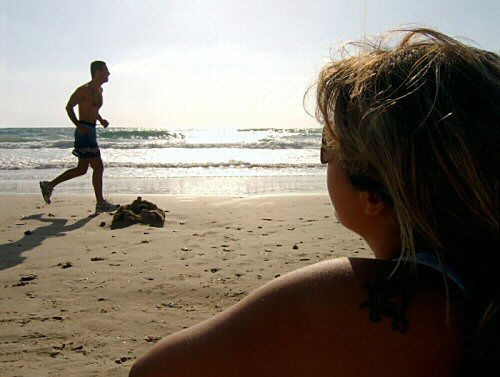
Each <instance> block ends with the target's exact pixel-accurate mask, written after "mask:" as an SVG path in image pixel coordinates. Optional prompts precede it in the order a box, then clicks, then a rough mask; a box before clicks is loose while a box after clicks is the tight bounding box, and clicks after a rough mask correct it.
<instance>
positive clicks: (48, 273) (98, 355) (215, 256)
mask: <svg viewBox="0 0 500 377" xmlns="http://www.w3.org/2000/svg"><path fill="white" fill-rule="evenodd" d="M142 197H143V199H146V200H149V201H152V202H154V203H156V204H157V205H158V206H159V207H160V208H162V209H164V210H167V211H169V212H168V213H167V218H166V222H165V226H164V227H163V228H152V227H149V226H144V225H133V226H131V227H128V228H123V229H117V230H111V229H110V224H111V219H112V216H111V215H109V214H101V215H99V216H95V217H92V216H89V215H91V214H92V212H91V210H92V209H93V206H94V202H93V198H92V196H83V197H82V196H73V195H64V196H61V195H59V196H55V197H54V200H53V202H52V204H51V205H45V204H44V203H43V202H42V200H41V197H40V196H39V195H0V200H1V202H2V211H1V213H0V289H1V293H0V294H1V302H0V363H1V366H0V369H1V372H0V374H1V376H3V377H11V376H37V377H38V376H127V374H128V370H129V368H130V366H131V364H132V363H133V361H134V360H135V359H136V358H137V357H139V356H140V355H142V354H144V353H145V352H146V351H147V350H148V349H149V348H150V347H151V346H152V345H153V344H154V342H155V341H156V340H157V339H158V338H159V337H162V336H165V335H168V334H171V333H173V332H175V331H177V330H180V329H182V328H185V327H188V326H191V325H193V324H195V323H197V322H199V321H202V320H204V319H206V318H209V317H211V316H213V315H214V314H216V313H218V312H220V311H222V310H223V309H225V308H227V307H228V306H230V305H232V304H234V303H235V302H237V301H238V300H240V299H241V298H242V297H244V296H245V295H247V294H248V293H249V292H251V291H252V290H254V289H255V288H257V287H258V286H260V285H262V284H264V283H265V282H268V281H270V280H272V279H274V278H275V277H277V276H280V275H283V274H285V273H287V272H289V271H291V270H295V269H297V268H300V267H303V266H307V265H310V264H312V263H315V262H317V261H321V260H324V259H329V258H337V257H341V256H360V257H371V253H370V252H369V249H368V247H367V246H366V244H365V243H364V242H363V241H362V240H361V239H360V238H359V237H358V236H357V235H355V234H353V233H351V232H350V231H348V230H346V229H345V228H343V227H342V226H341V225H340V224H339V223H338V221H337V220H336V219H335V217H334V215H333V210H332V206H331V204H330V201H329V198H328V196H327V195H287V196H256V197H246V198H230V197H196V198H185V197H172V196H165V195H143V196H142ZM112 199H114V201H115V202H119V203H121V204H128V203H130V202H132V200H133V199H135V197H134V196H130V195H128V196H114V197H113V198H112ZM102 222H105V224H104V226H101V225H103V224H102ZM26 233H27V234H26ZM67 262H69V263H67Z"/></svg>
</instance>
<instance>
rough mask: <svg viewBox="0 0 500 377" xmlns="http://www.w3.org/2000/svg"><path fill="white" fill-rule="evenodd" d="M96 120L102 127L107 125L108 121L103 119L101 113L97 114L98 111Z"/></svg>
mask: <svg viewBox="0 0 500 377" xmlns="http://www.w3.org/2000/svg"><path fill="white" fill-rule="evenodd" d="M97 120H98V121H99V123H101V124H102V126H103V127H104V128H106V127H108V125H109V122H108V121H107V120H106V119H103V118H102V117H101V115H99V113H98V114H97Z"/></svg>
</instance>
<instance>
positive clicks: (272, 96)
mask: <svg viewBox="0 0 500 377" xmlns="http://www.w3.org/2000/svg"><path fill="white" fill-rule="evenodd" d="M499 18H500V2H499V1H498V0H476V1H472V0H419V1H410V0H329V1H316V0H306V1H302V0H227V1H226V0H206V1H203V0H199V1H189V0H177V1H173V0H162V1H153V0H143V1H131V0H117V1H114V0H98V1H94V0H86V1H83V0H81V1H74V0H60V1H58V0H37V1H35V0H0V32H1V36H0V44H1V46H2V49H1V52H0V54H1V60H0V127H9V126H19V127H22V126H30V127H33V126H45V127H47V126H71V125H72V124H71V122H70V121H69V119H68V118H67V116H66V112H65V109H64V107H65V105H66V102H67V100H68V98H69V96H70V95H71V93H72V92H73V91H74V89H76V88H77V87H78V86H79V85H81V84H83V83H85V82H86V81H88V80H89V79H90V73H89V64H90V62H91V61H93V60H104V61H106V62H107V63H108V67H109V70H110V72H111V76H110V80H109V82H108V83H106V84H104V86H103V88H104V106H103V108H102V109H101V112H100V113H101V115H102V116H103V117H104V118H106V119H108V120H109V121H110V125H111V126H115V127H120V126H129V127H150V126H151V127H211V126H226V127H307V126H315V122H314V119H313V118H311V117H310V116H309V115H307V114H306V113H305V111H304V109H303V106H302V98H303V94H304V92H305V90H306V89H307V87H308V86H309V85H310V84H312V83H313V82H314V80H315V78H316V75H317V73H318V71H319V69H320V67H321V66H322V64H323V63H324V62H325V61H326V59H327V58H328V56H329V53H330V48H331V47H335V46H338V45H339V44H340V43H341V42H344V41H346V40H352V39H359V38H360V37H362V35H363V34H366V35H367V36H370V35H373V34H379V33H382V32H384V31H387V30H389V29H394V28H398V27H401V26H408V25H415V26H416V25H418V26H430V27H434V28H437V29H439V30H440V31H443V32H445V33H447V34H450V35H452V36H455V37H464V38H468V39H470V40H471V41H474V42H475V43H476V44H477V45H478V46H479V47H482V48H486V49H491V50H495V51H498V50H499V43H498V35H499V27H498V19H499Z"/></svg>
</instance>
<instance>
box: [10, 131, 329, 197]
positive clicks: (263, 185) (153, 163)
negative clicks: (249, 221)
mask: <svg viewBox="0 0 500 377" xmlns="http://www.w3.org/2000/svg"><path fill="white" fill-rule="evenodd" d="M97 127H98V128H97V134H98V136H97V137H98V143H99V146H100V148H101V155H102V159H103V161H104V166H105V170H104V192H105V195H106V194H107V195H110V194H118V193H123V194H141V193H142V194H171V195H186V196H191V195H235V196H246V195H255V194H289V193H297V194H304V193H325V192H326V183H325V167H324V166H322V165H321V164H320V162H319V149H320V144H321V129H320V128H296V129H274V128H268V129H258V128H256V129H236V128H234V129H232V128H209V129H196V128H191V129H187V128H183V129H149V128H108V129H104V128H102V127H100V126H97ZM73 133H74V127H73V128H55V127H54V128H41V127H31V128H1V129H0V193H19V194H26V193H39V192H40V191H39V186H38V181H40V180H51V179H53V178H55V177H56V176H57V175H59V174H61V173H62V172H63V171H64V170H66V169H70V168H73V167H75V166H76V163H77V158H76V157H74V156H73V155H72V154H71V151H72V149H73ZM91 174H92V169H91V168H89V170H88V172H87V174H86V176H82V177H78V178H76V179H73V180H70V181H67V182H64V183H62V184H60V185H59V186H57V188H56V192H57V193H71V194H79V193H85V194H88V193H92V192H93V188H92V182H91Z"/></svg>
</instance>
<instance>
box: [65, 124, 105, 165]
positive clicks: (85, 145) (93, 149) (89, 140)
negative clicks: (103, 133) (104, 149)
mask: <svg viewBox="0 0 500 377" xmlns="http://www.w3.org/2000/svg"><path fill="white" fill-rule="evenodd" d="M80 125H81V126H82V127H85V128H86V129H87V130H88V135H82V134H81V132H80V131H79V130H78V128H76V129H75V145H74V146H75V148H74V149H73V152H72V153H73V154H74V155H75V156H76V157H80V158H94V157H98V156H100V155H101V151H100V150H99V146H98V145H97V135H96V132H95V124H92V123H89V122H85V121H80Z"/></svg>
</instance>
